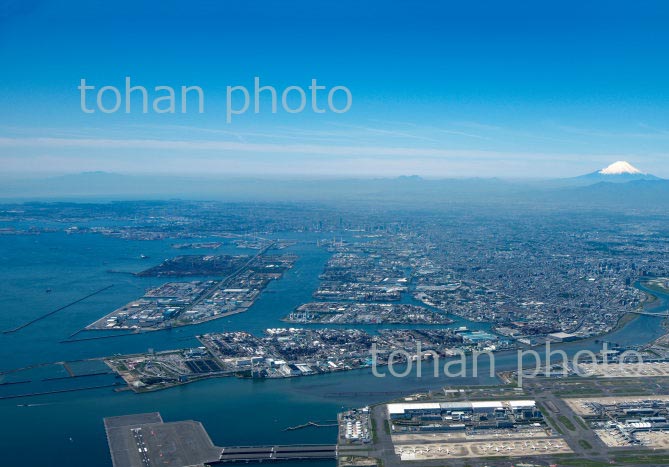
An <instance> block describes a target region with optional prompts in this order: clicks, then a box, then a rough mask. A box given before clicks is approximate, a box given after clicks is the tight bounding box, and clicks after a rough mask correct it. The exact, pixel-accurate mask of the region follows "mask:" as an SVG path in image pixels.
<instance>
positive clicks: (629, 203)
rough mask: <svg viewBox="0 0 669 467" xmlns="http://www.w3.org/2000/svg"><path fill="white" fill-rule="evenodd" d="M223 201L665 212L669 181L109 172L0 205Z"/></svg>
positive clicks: (20, 193)
mask: <svg viewBox="0 0 669 467" xmlns="http://www.w3.org/2000/svg"><path fill="white" fill-rule="evenodd" d="M171 198H181V199H211V200H224V201H235V202H245V201H251V202H254V201H269V202H271V201H318V202H331V203H348V204H354V203H368V204H378V205H394V206H398V207H399V206H401V207H408V208H414V209H418V208H423V207H432V206H435V207H438V206H442V207H448V206H449V205H453V204H454V203H458V204H467V203H478V204H489V205H491V206H493V205H494V206H500V207H503V206H512V205H521V206H528V205H534V204H536V205H541V204H543V205H550V206H561V207H565V208H571V207H576V206H578V207H580V208H583V209H588V208H595V209H596V208H600V207H602V208H611V209H622V210H626V211H629V210H631V209H635V210H637V209H640V208H641V209H643V208H646V207H647V208H649V209H666V205H667V204H668V203H669V180H664V179H661V178H659V177H656V176H654V175H651V174H648V173H644V172H642V171H641V170H639V169H637V168H636V167H634V166H633V165H631V164H630V163H628V162H625V161H618V162H615V163H613V164H611V165H609V166H608V167H606V168H604V169H601V170H599V171H597V172H593V173H590V174H586V175H582V176H580V177H573V178H566V179H550V180H549V179H546V180H534V181H533V180H505V179H499V178H469V179H462V178H459V179H438V180H437V179H423V178H421V177H418V176H403V177H397V178H375V179H369V178H367V179H353V178H339V179H334V178H333V179H307V178H297V177H295V178H292V179H291V178H283V179H279V178H269V177H267V178H263V177H261V176H258V177H256V178H252V177H246V178H241V177H224V176H210V177H205V176H202V177H195V176H191V177H185V176H159V175H122V174H114V173H107V172H86V173H80V174H72V175H65V176H59V177H50V178H46V179H30V180H29V179H23V180H18V179H15V180H0V202H3V200H6V201H10V200H11V201H23V200H45V201H56V200H62V201H83V200H85V201H111V200H140V199H141V200H151V199H154V200H155V199H171Z"/></svg>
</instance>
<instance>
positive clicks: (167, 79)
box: [0, 0, 669, 177]
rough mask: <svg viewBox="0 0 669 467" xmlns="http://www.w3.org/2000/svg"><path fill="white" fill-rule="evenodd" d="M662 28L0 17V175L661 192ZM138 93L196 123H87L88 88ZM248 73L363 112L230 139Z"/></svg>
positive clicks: (347, 13)
mask: <svg viewBox="0 0 669 467" xmlns="http://www.w3.org/2000/svg"><path fill="white" fill-rule="evenodd" d="M667 24H669V4H667V3H666V2H665V1H662V0H656V1H643V0H642V1H637V2H628V1H612V0H607V1H604V0H597V1H583V0H579V1H574V0H565V1H563V2H551V3H550V4H548V3H547V2H537V1H508V2H499V1H482V0H474V1H471V2H448V1H444V2H441V1H389V0H385V1H378V0H369V1H359V0H357V1H351V0H337V1H330V0H321V1H318V2H314V1H311V2H307V1H300V0H298V1H290V2H287V1H280V0H272V1H270V0H258V1H251V0H226V1H220V0H211V1H200V2H198V1H191V2H177V1H172V0H162V1H156V2H131V1H127V0H120V1H116V2H93V1H85V2H84V1H79V0H75V1H68V2H56V1H40V0H0V63H2V73H1V74H0V172H2V173H4V174H36V175H41V174H60V173H71V172H81V171H92V170H104V171H113V172H122V173H161V174H163V173H188V174H198V173H205V174H230V175H240V174H242V175H245V174H254V175H272V176H275V175H316V176H341V175H356V176H359V175H381V176H384V175H387V176H396V175H403V174H404V175H409V174H418V175H422V176H435V177H448V176H457V177H462V176H483V177H490V176H500V177H553V176H555V177H563V176H574V175H580V174H582V173H587V172H591V171H594V170H597V169H599V168H602V167H604V166H606V165H608V164H609V163H611V162H614V161H616V160H628V161H630V162H631V163H632V164H634V165H635V166H637V167H638V168H640V169H641V170H643V171H646V172H651V173H654V174H656V175H659V176H663V177H669V166H668V164H667V161H668V160H669V159H668V157H669V81H668V75H669V73H668V71H669V64H668V62H667V57H669V28H667V26H666V25H667ZM126 76H129V77H131V80H132V84H133V85H143V86H145V87H146V88H148V89H149V97H150V100H149V104H150V103H151V99H152V98H154V97H156V96H158V95H159V94H158V93H154V92H153V91H152V89H153V88H154V87H155V86H171V87H173V88H176V89H179V88H180V86H182V85H188V86H193V85H197V86H200V87H201V88H202V89H203V91H204V102H205V109H204V113H202V114H199V113H197V112H196V111H195V110H194V109H192V110H190V111H189V112H187V113H186V114H181V113H175V114H157V113H155V112H152V111H150V112H149V113H147V114H143V113H141V109H140V108H139V107H140V106H139V105H136V104H137V102H135V101H133V107H132V111H131V113H129V114H128V113H125V112H124V108H123V106H122V108H121V110H119V111H118V112H116V113H113V114H104V113H102V112H99V111H97V112H95V113H92V114H88V113H84V112H82V110H81V108H80V91H79V90H78V89H77V86H78V85H79V83H80V79H82V78H86V80H87V83H88V84H90V85H93V86H96V88H99V87H101V86H105V85H111V86H115V87H117V88H119V89H120V90H122V91H123V89H124V87H125V84H124V80H125V77H126ZM256 76H257V77H259V78H260V80H261V83H262V84H263V85H272V86H274V87H275V88H276V89H277V90H278V91H279V92H281V91H282V90H283V89H285V88H286V87H287V86H292V85H294V86H300V87H302V88H303V89H305V90H307V87H308V86H309V84H310V83H311V80H312V79H313V78H315V79H317V80H318V82H319V84H320V85H324V86H326V87H327V88H328V89H330V88H332V87H333V86H337V85H342V86H346V87H347V88H348V89H350V91H351V94H352V96H353V101H352V106H351V109H350V110H349V111H348V112H346V113H342V114H335V113H333V112H326V113H323V114H316V113H314V112H313V111H311V101H310V99H308V100H307V107H306V109H305V110H304V111H303V112H301V113H299V114H290V113H287V112H285V111H283V110H282V109H281V104H280V97H279V110H278V112H277V113H276V114H272V113H270V112H269V102H268V101H267V100H261V102H260V104H261V112H260V113H259V114H255V113H254V112H253V102H251V108H250V109H249V111H247V113H246V114H244V115H240V116H235V117H234V118H233V120H232V122H231V123H226V109H227V106H226V86H228V85H230V86H235V85H243V86H245V87H247V88H248V89H250V90H252V89H253V80H254V77H256ZM326 93H327V90H326V91H325V93H323V94H321V97H320V104H321V106H324V105H326V102H327V98H326V97H325V96H326ZM88 101H89V104H90V105H91V107H93V104H94V103H95V94H94V93H92V94H89V98H88ZM177 101H178V96H177Z"/></svg>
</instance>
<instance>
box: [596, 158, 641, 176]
mask: <svg viewBox="0 0 669 467" xmlns="http://www.w3.org/2000/svg"><path fill="white" fill-rule="evenodd" d="M598 173H600V174H602V175H623V174H630V175H645V173H644V172H642V171H640V170H639V169H637V168H636V167H634V166H633V165H632V164H630V163H629V162H627V161H617V162H614V163H613V164H611V165H609V166H608V167H606V168H604V169H602V170H600V171H599V172H598Z"/></svg>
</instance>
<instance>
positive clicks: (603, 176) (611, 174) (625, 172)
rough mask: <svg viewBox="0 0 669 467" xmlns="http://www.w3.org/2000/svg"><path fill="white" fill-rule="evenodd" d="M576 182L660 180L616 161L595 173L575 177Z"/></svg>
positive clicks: (628, 164)
mask: <svg viewBox="0 0 669 467" xmlns="http://www.w3.org/2000/svg"><path fill="white" fill-rule="evenodd" d="M576 179H577V180H582V181H589V182H613V183H621V182H631V181H635V180H660V178H659V177H656V176H655V175H651V174H649V173H646V172H642V171H641V170H639V169H637V168H636V167H634V166H633V165H632V164H630V163H629V162H627V161H617V162H614V163H613V164H611V165H609V166H608V167H605V168H603V169H601V170H598V171H597V172H592V173H589V174H587V175H581V176H580V177H576Z"/></svg>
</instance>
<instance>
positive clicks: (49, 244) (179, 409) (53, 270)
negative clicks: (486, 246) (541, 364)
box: [0, 233, 666, 467]
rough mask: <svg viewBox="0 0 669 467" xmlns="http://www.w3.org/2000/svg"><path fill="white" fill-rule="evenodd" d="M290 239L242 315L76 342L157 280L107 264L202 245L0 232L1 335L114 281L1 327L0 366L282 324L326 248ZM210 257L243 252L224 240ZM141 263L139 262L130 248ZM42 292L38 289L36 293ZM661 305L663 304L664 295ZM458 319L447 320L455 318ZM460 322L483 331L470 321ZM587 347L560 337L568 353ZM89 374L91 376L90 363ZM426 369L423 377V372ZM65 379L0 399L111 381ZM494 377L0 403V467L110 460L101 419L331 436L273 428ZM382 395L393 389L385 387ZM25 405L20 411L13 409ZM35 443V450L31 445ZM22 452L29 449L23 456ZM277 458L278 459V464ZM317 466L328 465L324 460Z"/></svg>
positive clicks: (220, 434)
mask: <svg viewBox="0 0 669 467" xmlns="http://www.w3.org/2000/svg"><path fill="white" fill-rule="evenodd" d="M289 236H292V237H293V238H295V239H296V240H298V241H299V244H298V245H296V246H295V247H293V248H291V249H288V250H285V251H286V252H295V253H297V254H298V255H299V257H300V259H299V260H298V261H297V263H296V264H295V267H294V268H293V269H292V270H290V271H289V272H288V273H287V274H286V275H285V277H284V278H283V279H281V280H279V281H275V282H273V283H271V284H270V285H269V287H268V288H267V289H266V291H265V292H264V293H263V294H262V296H261V298H260V299H259V300H258V301H257V303H256V304H255V305H254V306H253V307H252V308H251V309H250V310H249V311H248V312H246V313H243V314H239V315H235V316H231V317H228V318H224V319H221V320H216V321H211V322H209V323H205V324H202V325H198V326H191V327H184V328H179V329H173V330H171V331H163V332H155V333H147V334H143V335H133V336H125V337H118V338H114V339H103V340H93V341H84V342H76V343H61V341H62V340H64V339H66V338H67V337H68V336H70V335H71V334H72V333H74V332H76V331H77V330H79V329H81V328H83V327H84V326H86V325H87V324H89V323H91V322H92V321H94V320H96V319H98V318H99V317H101V316H103V315H105V314H107V313H109V312H110V311H111V310H112V309H114V308H116V307H118V306H120V305H122V304H124V303H126V302H128V301H130V300H132V299H134V298H136V297H137V296H139V295H141V294H142V293H143V291H144V290H145V289H147V288H149V287H153V286H155V285H156V284H159V283H162V282H164V281H165V280H164V279H153V278H138V277H134V276H131V275H129V274H122V273H110V272H109V271H110V270H113V271H126V272H136V271H139V270H142V269H145V268H146V267H148V266H149V265H152V264H155V263H157V262H159V261H161V260H162V259H164V258H166V257H170V256H177V255H179V254H184V253H192V254H204V253H207V252H208V251H207V250H193V251H187V250H175V249H172V248H170V245H171V243H173V242H172V241H151V242H140V241H126V240H119V239H114V238H107V237H102V236H97V235H70V236H68V235H66V234H63V233H53V234H43V235H39V236H16V237H14V236H4V237H3V236H0V265H1V267H0V330H4V329H9V328H13V327H15V326H17V325H19V324H21V323H23V322H25V321H28V320H30V319H33V318H35V317H37V316H40V315H42V314H44V313H47V312H49V311H51V310H53V309H55V308H58V307H60V306H62V305H64V304H66V303H69V302H71V301H73V300H76V299H78V298H80V297H82V296H84V295H86V294H89V293H91V292H93V291H95V290H97V289H100V288H102V287H105V286H107V285H110V284H113V285H114V286H113V287H112V288H111V289H109V290H107V291H105V292H103V293H101V294H99V295H96V296H95V297H92V298H90V299H88V300H86V301H84V302H82V303H79V304H77V305H74V306H72V307H70V308H67V309H65V310H62V311H60V312H59V313H57V314H55V315H53V316H51V317H49V318H47V319H45V320H43V321H40V322H38V323H36V324H34V325H32V326H30V327H28V328H26V329H23V330H22V331H19V332H17V333H14V334H0V369H2V370H9V369H14V368H19V367H24V366H29V365H36V364H40V363H46V362H55V361H72V360H78V359H87V358H94V357H102V356H106V355H111V354H114V353H130V352H143V351H146V350H147V349H149V348H153V349H156V350H161V349H173V348H181V347H188V346H191V345H194V344H196V341H195V340H194V336H195V335H198V334H202V333H205V332H212V331H229V330H246V331H250V332H253V333H260V332H261V331H262V330H263V329H265V328H267V327H278V326H285V323H282V322H281V321H279V320H280V318H282V317H283V316H285V315H286V314H287V313H288V312H290V311H291V310H292V309H294V308H295V307H296V306H298V305H300V304H302V303H305V302H307V301H309V300H311V294H312V292H313V291H314V290H315V289H316V287H317V285H318V274H319V273H320V272H321V271H322V269H323V265H324V264H325V261H326V260H327V258H328V256H329V254H328V253H327V252H326V251H324V250H322V249H318V248H317V247H316V245H315V240H316V239H317V238H318V237H317V236H315V235H313V234H312V235H307V234H292V235H281V238H287V237H289ZM217 252H233V253H236V254H239V253H248V251H247V250H240V249H237V248H234V245H226V246H225V247H224V248H222V249H219V250H217ZM142 254H143V255H148V256H150V259H148V260H146V259H145V260H142V259H140V255H142ZM47 288H48V289H51V290H52V292H51V293H46V289H47ZM664 300H665V301H664V303H663V306H666V299H664ZM462 323H463V321H462V320H459V321H458V322H457V323H456V324H455V325H461V324H462ZM464 323H465V324H469V325H470V327H478V328H487V326H480V325H474V324H471V323H466V322H464ZM660 334H662V329H661V327H660V326H659V320H658V318H653V317H640V318H638V319H636V320H635V321H633V322H632V323H631V324H629V325H628V326H627V327H626V328H625V329H624V330H621V331H619V332H617V333H615V334H613V335H611V336H609V337H608V338H607V340H611V341H614V342H619V343H622V344H638V343H641V342H646V341H648V340H650V339H652V338H654V337H657V336H659V335H660ZM583 347H589V348H593V349H597V345H596V344H595V343H594V342H590V343H579V344H573V343H572V344H566V345H565V346H564V347H563V348H567V349H568V350H572V351H573V350H575V349H578V348H583ZM515 365H516V355H515V353H509V354H507V355H500V356H499V358H498V359H497V369H503V368H509V369H510V368H515ZM89 371H94V369H90V370H89ZM425 374H428V371H427V369H426V370H425ZM62 376H66V373H65V372H64V370H63V369H62V367H60V366H58V367H54V366H47V367H40V368H35V369H32V370H29V371H24V372H21V373H16V374H7V375H4V376H1V375H0V382H3V381H4V382H8V381H25V380H28V379H29V380H32V382H31V383H23V384H17V385H11V386H8V385H5V386H0V396H6V395H9V394H23V393H27V392H32V391H44V390H55V389H66V388H71V387H75V386H78V387H81V386H93V385H103V384H112V383H114V382H115V381H117V380H116V379H115V378H114V377H113V376H110V375H102V376H95V377H90V378H88V377H87V378H80V379H77V380H74V381H73V380H67V379H65V380H52V381H43V380H44V379H45V378H54V377H62ZM494 381H495V380H494V378H486V377H480V378H478V379H474V378H461V379H457V380H446V379H443V378H440V379H435V378H432V377H424V378H422V379H419V378H416V377H408V378H403V379H400V380H397V379H390V378H384V379H379V378H375V377H373V376H372V374H371V371H370V370H362V371H356V372H349V373H340V374H331V375H322V376H314V377H308V378H299V379H288V380H271V381H248V380H238V379H232V378H226V379H217V380H209V381H204V382H199V383H194V384H190V385H186V386H183V387H179V388H174V389H170V390H166V391H160V392H156V393H150V394H142V395H136V394H133V393H129V392H123V393H115V392H113V390H112V389H111V388H102V389H94V390H86V391H77V392H68V393H60V394H51V395H43V396H35V397H29V398H20V399H5V400H0V415H1V420H2V422H3V423H2V440H3V443H2V444H3V446H5V447H4V448H3V449H2V450H1V451H0V465H3V466H5V465H7V466H18V465H23V466H33V465H34V466H40V467H45V466H62V465H68V466H71V467H84V466H90V465H92V464H93V465H100V466H110V465H111V460H110V458H109V452H108V447H107V442H106V439H105V436H104V428H103V425H102V419H103V417H107V416H113V415H123V414H129V413H138V412H149V411H159V412H161V413H162V415H163V418H164V419H165V420H166V421H173V420H184V419H194V420H198V421H201V422H202V423H203V424H204V426H205V428H206V429H207V430H208V432H209V434H210V435H211V437H212V439H213V441H214V442H215V443H216V444H217V445H237V444H244V445H248V444H263V443H286V444H288V443H332V442H334V441H335V439H336V428H321V429H314V428H310V429H305V430H298V431H292V432H286V431H284V429H285V428H287V427H289V426H294V425H299V424H302V423H305V422H307V421H309V420H312V421H321V422H325V421H331V420H334V419H335V418H336V414H337V412H338V411H339V410H340V409H341V408H342V407H352V406H361V405H364V404H367V403H370V402H378V401H382V400H387V399H389V398H393V397H397V395H398V394H399V393H411V392H417V391H420V390H425V389H428V388H439V387H442V386H444V385H447V384H450V385H457V384H460V385H461V384H475V383H483V384H486V383H492V382H494ZM389 392H391V393H392V394H389ZM22 404H29V406H21V405H22ZM36 448H37V449H36ZM27 453H28V454H27ZM284 465H287V464H284ZM325 465H334V463H326V464H325Z"/></svg>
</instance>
